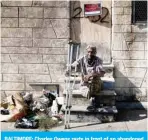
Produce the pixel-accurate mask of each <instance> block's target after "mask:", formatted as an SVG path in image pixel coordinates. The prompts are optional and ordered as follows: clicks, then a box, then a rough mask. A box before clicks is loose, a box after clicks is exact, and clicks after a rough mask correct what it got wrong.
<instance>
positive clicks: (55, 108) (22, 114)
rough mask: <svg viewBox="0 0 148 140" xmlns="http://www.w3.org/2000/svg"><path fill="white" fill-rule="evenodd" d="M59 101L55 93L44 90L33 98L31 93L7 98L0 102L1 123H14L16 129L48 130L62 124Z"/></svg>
mask: <svg viewBox="0 0 148 140" xmlns="http://www.w3.org/2000/svg"><path fill="white" fill-rule="evenodd" d="M59 99H61V97H57V95H56V94H55V93H53V92H47V91H45V90H43V94H42V95H41V96H39V97H35V98H33V94H32V93H31V92H21V93H16V94H15V95H11V96H7V97H6V98H5V99H3V100H2V101H1V108H0V111H1V114H0V116H1V117H0V118H1V121H3V122H15V125H14V126H15V127H16V128H29V129H30V128H31V129H36V128H41V129H49V128H51V127H53V126H57V125H58V124H62V123H63V114H60V109H61V107H62V104H61V103H60V102H59Z"/></svg>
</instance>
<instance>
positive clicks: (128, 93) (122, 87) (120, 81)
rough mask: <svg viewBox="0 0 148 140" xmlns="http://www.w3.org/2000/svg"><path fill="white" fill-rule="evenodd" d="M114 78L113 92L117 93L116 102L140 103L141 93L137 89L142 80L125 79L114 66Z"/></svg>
mask: <svg viewBox="0 0 148 140" xmlns="http://www.w3.org/2000/svg"><path fill="white" fill-rule="evenodd" d="M125 73H126V72H125ZM114 78H115V91H116V93H117V101H125V102H136V101H138V102H139V101H141V99H142V91H141V90H140V89H139V88H140V86H141V83H142V81H143V80H142V78H138V77H132V78H130V77H127V76H126V75H124V74H123V73H122V72H121V71H120V70H119V69H118V68H117V67H116V66H115V69H114ZM143 78H144V77H143Z"/></svg>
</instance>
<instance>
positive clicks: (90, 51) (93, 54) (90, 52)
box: [87, 48, 96, 58]
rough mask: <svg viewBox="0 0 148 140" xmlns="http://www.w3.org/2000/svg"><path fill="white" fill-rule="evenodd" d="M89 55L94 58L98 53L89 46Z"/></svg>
mask: <svg viewBox="0 0 148 140" xmlns="http://www.w3.org/2000/svg"><path fill="white" fill-rule="evenodd" d="M87 55H88V58H92V57H93V56H95V55H96V53H95V52H94V51H93V50H92V49H91V48H89V49H88V50H87Z"/></svg>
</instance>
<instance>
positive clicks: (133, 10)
mask: <svg viewBox="0 0 148 140" xmlns="http://www.w3.org/2000/svg"><path fill="white" fill-rule="evenodd" d="M135 2H136V1H132V7H131V8H132V14H131V16H132V24H147V20H145V21H136V20H135V10H136V9H135Z"/></svg>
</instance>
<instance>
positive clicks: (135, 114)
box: [116, 110, 147, 122]
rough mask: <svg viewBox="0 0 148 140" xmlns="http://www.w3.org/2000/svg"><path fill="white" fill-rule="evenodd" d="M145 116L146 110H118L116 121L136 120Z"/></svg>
mask: <svg viewBox="0 0 148 140" xmlns="http://www.w3.org/2000/svg"><path fill="white" fill-rule="evenodd" d="M146 118H147V110H138V111H136V110H119V113H118V115H117V118H116V121H120V122H122V121H123V122H124V121H138V120H143V119H146Z"/></svg>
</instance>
